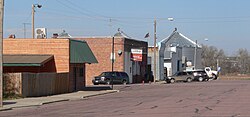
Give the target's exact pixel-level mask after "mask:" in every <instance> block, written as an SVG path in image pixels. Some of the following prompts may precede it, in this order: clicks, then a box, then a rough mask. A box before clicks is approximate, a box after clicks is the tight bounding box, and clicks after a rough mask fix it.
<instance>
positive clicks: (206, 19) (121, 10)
mask: <svg viewBox="0 0 250 117" xmlns="http://www.w3.org/2000/svg"><path fill="white" fill-rule="evenodd" d="M32 4H41V5H42V8H36V12H35V27H36V28H40V27H45V28H47V31H48V32H47V34H48V35H47V36H48V37H52V34H53V33H61V32H62V31H63V30H65V31H66V32H67V33H69V34H70V35H71V36H73V37H90V36H91V37H93V36H110V35H114V34H115V33H116V32H117V29H118V28H120V29H121V30H122V31H123V32H125V33H126V34H127V35H129V36H130V37H133V38H135V39H139V40H144V41H148V42H149V44H150V45H152V44H153V38H154V36H153V31H154V26H153V24H154V20H156V22H157V28H156V29H157V42H159V41H161V40H162V39H165V38H167V37H168V36H169V35H170V34H171V33H172V32H173V30H174V29H175V28H177V29H178V32H180V33H182V34H183V35H185V36H186V37H188V38H190V39H191V40H193V41H195V40H197V42H198V43H199V44H205V45H209V46H215V47H217V48H219V49H223V50H224V51H225V53H226V54H227V55H234V54H235V53H236V52H237V51H238V49H240V48H243V49H248V51H250V46H249V45H250V37H249V34H250V12H249V11H250V0H5V6H4V38H7V37H8V36H9V35H10V34H15V35H16V38H23V37H24V35H25V34H26V37H27V38H31V6H32ZM170 17H171V18H173V19H174V20H173V21H169V20H168V18H170ZM24 26H25V28H24ZM25 29H26V31H24V30H25ZM147 33H150V38H148V39H145V38H144V36H145V35H146V34H147Z"/></svg>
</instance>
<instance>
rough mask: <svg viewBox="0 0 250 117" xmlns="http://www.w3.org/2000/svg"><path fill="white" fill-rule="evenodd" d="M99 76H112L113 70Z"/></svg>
mask: <svg viewBox="0 0 250 117" xmlns="http://www.w3.org/2000/svg"><path fill="white" fill-rule="evenodd" d="M99 76H112V72H103V73H101V74H100V75H99Z"/></svg>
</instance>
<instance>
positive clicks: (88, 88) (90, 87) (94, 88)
mask: <svg viewBox="0 0 250 117" xmlns="http://www.w3.org/2000/svg"><path fill="white" fill-rule="evenodd" d="M102 90H112V89H111V87H110V86H87V87H84V88H83V91H102Z"/></svg>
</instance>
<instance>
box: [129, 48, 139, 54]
mask: <svg viewBox="0 0 250 117" xmlns="http://www.w3.org/2000/svg"><path fill="white" fill-rule="evenodd" d="M131 53H133V54H142V49H131Z"/></svg>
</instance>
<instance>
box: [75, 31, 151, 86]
mask: <svg viewBox="0 0 250 117" xmlns="http://www.w3.org/2000/svg"><path fill="white" fill-rule="evenodd" d="M77 39H78V40H85V41H87V43H88V44H89V46H90V48H91V50H92V51H93V53H94V55H95V57H96V58H97V60H98V64H93V65H92V64H91V65H86V83H87V85H92V78H93V77H94V76H97V75H99V74H101V73H102V72H104V71H111V68H112V61H111V59H110V58H111V53H112V37H90V38H77ZM147 46H148V44H147V42H144V41H139V40H135V39H131V38H129V37H126V36H122V35H116V36H115V37H114V53H115V56H114V57H115V62H114V71H124V72H126V73H127V74H128V75H129V78H130V79H129V82H130V83H139V82H140V83H141V82H142V80H143V79H144V75H145V74H146V70H147ZM131 49H139V50H142V60H141V61H135V60H132V59H131V54H132V53H131Z"/></svg>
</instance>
